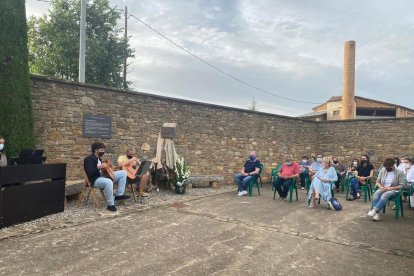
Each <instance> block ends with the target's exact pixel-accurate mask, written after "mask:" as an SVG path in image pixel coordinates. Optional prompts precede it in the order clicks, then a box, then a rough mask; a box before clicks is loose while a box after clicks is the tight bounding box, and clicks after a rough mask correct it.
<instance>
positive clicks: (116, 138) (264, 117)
mask: <svg viewBox="0 0 414 276" xmlns="http://www.w3.org/2000/svg"><path fill="white" fill-rule="evenodd" d="M32 84H33V85H32V87H33V88H32V93H33V110H34V116H35V126H36V136H37V137H38V139H39V141H38V146H39V147H41V148H44V149H45V155H46V156H47V157H48V162H66V163H68V177H69V179H74V178H79V177H80V175H81V172H80V166H81V164H82V161H83V158H84V157H85V156H86V155H87V154H89V152H90V144H91V143H92V142H93V141H95V140H98V139H90V138H83V137H82V116H83V114H95V115H108V116H111V117H112V138H111V139H110V140H108V139H102V141H103V142H104V143H105V144H107V152H111V153H112V154H113V155H114V157H113V160H115V159H116V157H117V156H118V155H119V154H123V153H124V152H125V149H126V147H127V146H131V145H133V146H136V148H140V146H141V145H142V144H143V143H148V144H149V145H150V146H151V152H150V153H149V154H147V155H148V156H150V157H151V156H155V147H156V142H157V137H158V133H159V131H160V127H161V125H162V124H163V123H164V122H175V123H177V133H178V138H177V139H176V147H177V152H178V154H179V155H182V156H184V158H185V159H186V160H187V162H188V164H189V167H190V169H191V171H192V173H193V174H207V175H208V174H214V175H217V174H219V175H224V177H225V182H226V183H232V181H233V180H232V175H233V174H234V172H236V171H239V170H240V169H241V167H242V165H243V163H244V161H245V160H246V158H247V156H248V154H249V152H250V151H251V150H256V151H257V152H258V156H259V158H260V160H261V161H262V162H263V163H264V164H265V169H266V174H267V175H268V174H269V173H270V168H271V167H274V166H275V164H276V162H277V161H278V160H281V159H282V158H283V157H284V155H285V154H286V153H292V154H293V155H294V156H302V155H304V154H310V152H311V151H312V149H313V148H315V146H316V140H315V139H314V137H315V135H316V124H315V123H313V122H307V121H303V120H299V119H295V118H290V117H284V116H278V115H273V114H266V113H260V112H253V111H248V110H243V109H236V108H228V107H222V106H216V105H211V104H204V103H197V102H192V101H186V100H178V99H173V98H167V97H161V96H154V95H149V94H144V93H137V92H125V91H120V90H115V89H109V88H105V87H98V86H92V85H80V84H77V83H69V82H63V81H56V80H48V79H45V78H41V77H32ZM292 141H294V142H293V143H292Z"/></svg>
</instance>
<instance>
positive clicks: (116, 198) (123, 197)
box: [115, 195, 130, 200]
mask: <svg viewBox="0 0 414 276" xmlns="http://www.w3.org/2000/svg"><path fill="white" fill-rule="evenodd" d="M128 198H130V196H127V195H120V196H115V200H125V199H128Z"/></svg>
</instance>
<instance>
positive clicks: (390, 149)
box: [317, 118, 414, 168]
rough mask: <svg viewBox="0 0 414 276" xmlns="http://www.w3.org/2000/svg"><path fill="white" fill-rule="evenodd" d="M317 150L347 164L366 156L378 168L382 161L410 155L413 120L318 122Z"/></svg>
mask: <svg viewBox="0 0 414 276" xmlns="http://www.w3.org/2000/svg"><path fill="white" fill-rule="evenodd" d="M317 125H318V127H317V129H318V131H317V133H318V140H319V141H320V142H319V145H318V146H317V148H318V150H319V151H320V152H322V153H323V154H325V155H327V156H330V155H332V156H339V157H340V158H341V159H342V160H345V162H346V164H349V163H350V161H351V160H352V159H353V158H360V157H361V154H368V155H369V156H370V158H371V160H372V161H373V163H374V166H375V168H379V166H380V165H381V164H382V162H383V161H384V159H385V158H387V157H393V156H401V155H402V154H408V155H410V156H414V135H413V134H414V118H398V119H375V120H350V121H325V122H318V123H317Z"/></svg>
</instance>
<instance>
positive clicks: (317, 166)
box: [309, 154, 323, 176]
mask: <svg viewBox="0 0 414 276" xmlns="http://www.w3.org/2000/svg"><path fill="white" fill-rule="evenodd" d="M322 161H323V157H322V154H318V155H316V161H315V162H313V163H312V164H311V165H310V167H309V172H310V174H311V176H314V175H315V174H316V173H317V172H318V171H319V170H320V169H322V168H323V164H322Z"/></svg>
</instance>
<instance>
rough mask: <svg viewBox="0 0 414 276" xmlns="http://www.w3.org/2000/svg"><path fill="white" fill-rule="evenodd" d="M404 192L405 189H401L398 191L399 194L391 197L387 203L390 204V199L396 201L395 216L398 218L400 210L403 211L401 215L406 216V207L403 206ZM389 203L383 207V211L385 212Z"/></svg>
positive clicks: (376, 188)
mask: <svg viewBox="0 0 414 276" xmlns="http://www.w3.org/2000/svg"><path fill="white" fill-rule="evenodd" d="M376 190H378V187H375V191H376ZM402 192H403V189H400V190H399V191H398V194H397V196H396V197H394V198H393V199H389V200H388V203H387V205H389V204H390V201H394V202H395V218H396V219H398V217H399V214H400V211H401V217H403V216H404V208H403V202H402ZM387 205H385V206H384V208H382V213H383V214H385V209H386V208H387ZM373 207H374V206H373V204H371V208H373Z"/></svg>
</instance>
